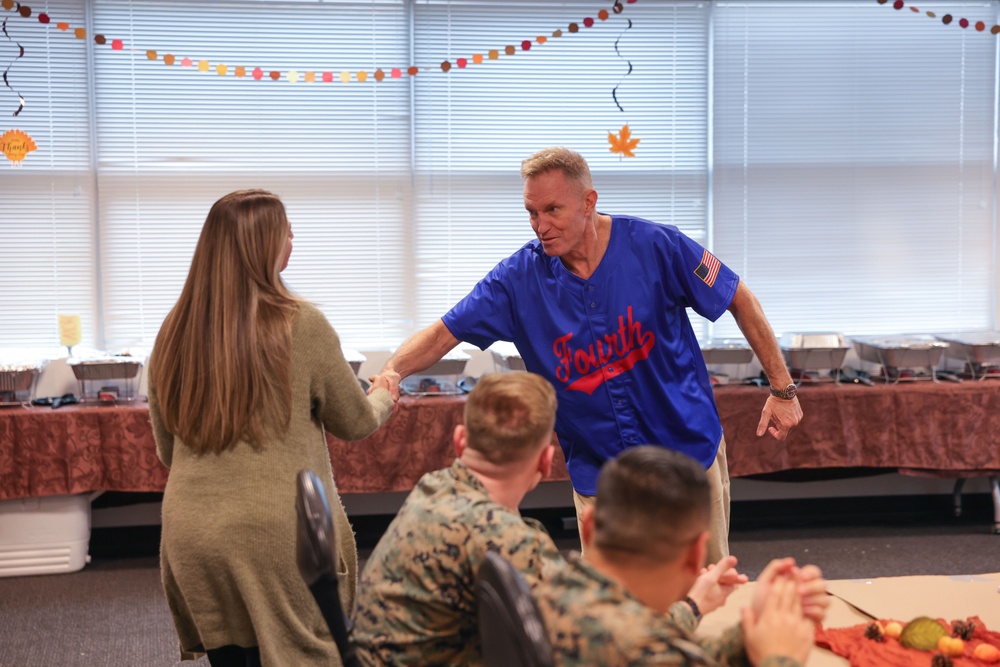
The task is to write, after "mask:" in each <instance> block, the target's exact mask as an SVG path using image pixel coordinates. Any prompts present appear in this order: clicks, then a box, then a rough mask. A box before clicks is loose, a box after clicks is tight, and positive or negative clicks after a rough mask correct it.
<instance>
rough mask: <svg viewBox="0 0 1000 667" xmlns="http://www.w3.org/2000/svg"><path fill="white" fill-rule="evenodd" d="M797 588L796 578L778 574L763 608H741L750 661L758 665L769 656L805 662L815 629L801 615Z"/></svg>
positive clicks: (800, 662)
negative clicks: (756, 609) (757, 609)
mask: <svg viewBox="0 0 1000 667" xmlns="http://www.w3.org/2000/svg"><path fill="white" fill-rule="evenodd" d="M798 588H799V583H798V581H797V580H796V578H795V577H793V576H789V575H778V576H777V577H775V579H774V581H772V582H771V586H770V587H769V589H768V594H767V597H766V599H765V600H764V604H763V608H762V609H760V610H759V611H755V610H754V608H753V607H745V608H744V609H743V638H744V642H745V645H746V650H747V658H749V659H750V663H751V664H753V665H759V664H760V663H761V661H763V660H764V658H767V657H769V656H783V657H787V658H791V659H793V660H795V661H797V662H798V664H800V665H804V664H806V659H807V658H808V657H809V651H811V650H812V647H813V642H814V641H815V634H816V629H815V626H814V625H813V623H812V621H810V620H809V619H808V618H806V617H805V616H804V615H803V614H802V601H801V599H800V597H799V591H798Z"/></svg>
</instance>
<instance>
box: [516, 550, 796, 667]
mask: <svg viewBox="0 0 1000 667" xmlns="http://www.w3.org/2000/svg"><path fill="white" fill-rule="evenodd" d="M534 595H535V599H536V601H537V602H538V608H539V611H540V612H541V614H542V619H543V620H544V622H545V628H546V630H547V631H548V635H549V638H550V639H551V640H552V649H553V653H554V654H555V659H556V664H557V665H561V666H562V667H602V666H606V667H622V666H624V665H663V666H664V667H681V666H685V667H686V666H688V665H690V666H692V667H694V666H697V667H702V666H704V665H709V666H712V667H715V666H721V667H736V666H737V665H739V666H743V665H749V664H750V663H749V662H748V661H747V654H746V649H745V646H744V643H743V630H742V629H741V628H740V627H739V626H735V627H733V628H730V629H729V630H727V631H726V632H725V633H723V635H722V636H721V637H718V638H713V639H703V638H700V637H699V638H696V637H695V636H694V631H695V628H696V627H697V625H698V621H697V620H696V619H695V616H694V613H693V612H692V611H691V608H690V607H689V606H687V605H686V604H684V603H683V602H678V603H675V604H674V605H673V606H671V607H670V613H669V614H661V613H658V612H656V611H654V610H653V609H650V608H649V607H647V606H645V605H644V604H642V603H641V602H640V601H639V600H637V599H636V598H635V597H633V596H632V595H631V594H630V593H629V592H628V591H627V590H626V589H625V587H624V586H623V585H621V584H620V583H618V582H616V581H614V580H613V579H611V578H609V577H607V576H605V575H604V574H602V573H601V572H598V571H597V570H596V569H594V568H593V567H592V566H590V565H589V564H588V563H587V562H586V561H585V560H583V559H581V558H579V557H578V556H571V557H570V559H569V563H568V564H567V565H566V566H565V567H563V568H562V569H561V570H560V571H559V572H557V573H555V574H554V575H553V576H552V577H551V578H550V579H549V580H547V581H545V582H542V583H541V584H539V585H538V587H536V589H535V591H534ZM798 664H799V663H798V662H797V661H795V660H792V659H790V658H786V657H777V656H773V657H768V658H765V659H764V660H763V661H761V662H760V663H759V664H758V665H757V667H796V666H797V665H798Z"/></svg>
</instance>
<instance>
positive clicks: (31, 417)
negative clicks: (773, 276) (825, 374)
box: [0, 380, 1000, 500]
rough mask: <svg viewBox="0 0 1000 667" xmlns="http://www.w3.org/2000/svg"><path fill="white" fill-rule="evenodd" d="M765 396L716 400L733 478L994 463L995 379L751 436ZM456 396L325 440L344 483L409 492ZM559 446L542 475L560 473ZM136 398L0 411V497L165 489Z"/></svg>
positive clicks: (434, 456)
mask: <svg viewBox="0 0 1000 667" xmlns="http://www.w3.org/2000/svg"><path fill="white" fill-rule="evenodd" d="M766 396H767V393H766V390H764V389H760V388H757V387H745V386H721V387H718V388H717V389H716V401H717V403H718V406H719V414H720V416H721V418H722V424H723V428H724V430H725V434H726V442H727V443H728V452H729V467H730V473H731V475H732V476H734V477H739V476H745V475H754V474H761V473H772V472H779V471H783V470H794V469H803V468H841V467H874V468H887V469H904V470H907V471H916V472H925V473H927V474H937V475H946V476H956V477H957V476H968V475H970V474H976V473H978V474H983V473H984V472H987V471H998V470H1000V382H997V381H993V380H986V381H983V382H964V383H961V384H954V383H945V382H941V383H934V382H912V383H905V384H904V383H900V384H897V385H889V386H885V385H881V386H875V387H864V386H857V385H834V384H826V385H814V386H804V387H802V388H801V389H800V393H799V396H800V400H801V403H802V408H803V410H804V412H805V419H804V420H803V422H802V424H800V426H799V427H798V428H797V429H796V430H794V431H793V432H792V434H791V436H790V437H789V438H788V440H787V441H785V442H778V441H776V440H774V439H773V438H771V437H770V436H764V437H762V438H758V437H757V436H756V433H755V431H756V428H757V422H758V421H759V419H760V410H761V408H762V407H763V404H764V400H765V398H766ZM463 406H464V398H463V397H430V398H411V397H404V398H403V399H402V400H400V402H399V404H398V406H397V409H396V413H395V414H394V415H393V416H392V417H391V418H390V420H389V422H388V423H387V424H386V425H385V426H384V427H383V428H382V429H380V430H379V431H377V432H376V433H375V434H373V435H372V436H371V437H369V438H367V439H365V440H362V441H360V442H352V443H345V442H341V441H339V440H337V439H335V438H332V437H331V438H328V440H329V442H328V444H329V447H330V456H331V459H332V461H333V469H334V475H335V477H336V479H337V484H338V486H339V488H340V492H341V493H372V492H385V491H407V490H409V489H411V488H412V487H413V485H414V484H415V483H416V481H417V480H418V479H420V476H421V475H423V474H424V473H425V472H428V471H430V470H435V469H438V468H442V467H444V466H447V465H449V464H450V463H451V461H452V459H453V457H454V454H453V451H452V431H453V430H454V427H455V425H456V424H458V423H460V421H461V419H462V408H463ZM567 478H568V476H567V474H566V467H565V463H564V461H563V459H562V455H561V454H560V455H558V456H557V460H556V464H555V466H554V469H553V474H552V475H551V477H550V479H563V480H564V479H567ZM166 480H167V470H166V468H164V467H163V466H162V465H161V464H160V462H159V460H158V459H157V458H156V450H155V446H154V443H153V436H152V432H151V430H150V427H149V412H148V408H147V406H146V404H145V403H142V402H137V403H135V404H132V405H122V406H114V407H96V406H66V407H62V408H59V409H57V410H52V409H50V408H44V407H36V408H4V409H2V410H0V500H3V499H11V498H24V497H30V496H47V495H63V494H71V493H83V492H88V491H96V490H105V491H162V490H163V488H164V486H165V484H166Z"/></svg>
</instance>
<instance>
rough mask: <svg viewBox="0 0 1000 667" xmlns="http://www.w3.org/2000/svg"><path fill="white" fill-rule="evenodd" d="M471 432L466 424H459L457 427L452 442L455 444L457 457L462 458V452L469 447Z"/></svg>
mask: <svg viewBox="0 0 1000 667" xmlns="http://www.w3.org/2000/svg"><path fill="white" fill-rule="evenodd" d="M468 436H469V432H468V431H467V430H466V429H465V425H464V424H459V425H458V426H456V427H455V432H454V433H452V436H451V437H452V441H453V442H454V444H455V456H456V457H458V458H462V452H464V451H465V448H466V447H468V446H469V437H468Z"/></svg>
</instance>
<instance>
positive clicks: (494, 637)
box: [476, 551, 555, 667]
mask: <svg viewBox="0 0 1000 667" xmlns="http://www.w3.org/2000/svg"><path fill="white" fill-rule="evenodd" d="M476 601H477V606H478V608H479V638H480V640H481V642H482V645H483V659H484V660H485V661H486V665H487V667H510V665H522V666H523V667H552V666H553V665H554V664H555V663H554V660H553V658H552V646H551V645H550V644H549V638H548V635H547V634H546V633H545V624H544V623H543V622H542V617H541V615H540V614H539V613H538V607H537V606H536V605H535V601H534V600H533V599H532V597H531V592H530V591H529V590H528V586H527V584H525V583H524V579H522V578H521V575H519V574H518V573H517V570H515V569H514V567H513V566H512V565H511V564H510V563H508V562H507V561H506V560H504V558H503V557H502V556H500V555H499V554H496V553H494V552H492V551H491V552H490V553H488V554H487V555H486V560H485V561H483V564H482V565H480V566H479V572H478V573H477V574H476Z"/></svg>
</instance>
